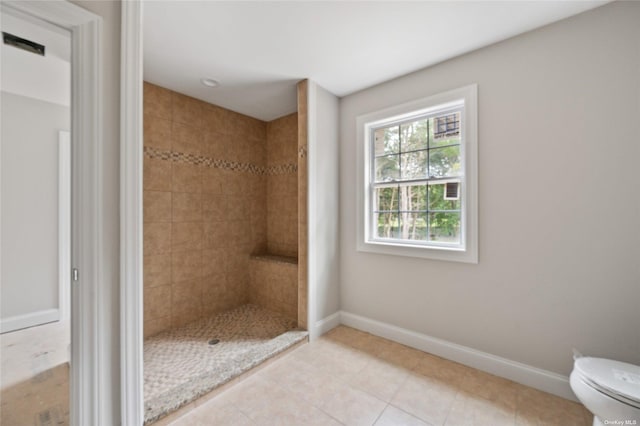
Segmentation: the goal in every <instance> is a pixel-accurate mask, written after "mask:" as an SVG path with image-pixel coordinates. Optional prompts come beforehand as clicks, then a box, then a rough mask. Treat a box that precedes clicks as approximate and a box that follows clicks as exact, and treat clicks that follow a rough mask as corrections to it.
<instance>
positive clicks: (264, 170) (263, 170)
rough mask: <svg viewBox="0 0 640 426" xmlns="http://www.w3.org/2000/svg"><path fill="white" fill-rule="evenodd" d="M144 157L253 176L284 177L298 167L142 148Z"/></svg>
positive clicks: (296, 170)
mask: <svg viewBox="0 0 640 426" xmlns="http://www.w3.org/2000/svg"><path fill="white" fill-rule="evenodd" d="M144 155H145V156H146V157H147V158H150V159H157V160H164V161H172V162H174V163H185V164H192V165H194V166H203V167H213V168H216V169H222V170H231V171H237V172H246V173H251V174H254V175H284V174H291V173H297V172H298V165H297V164H294V163H289V164H276V165H273V166H257V165H255V164H251V163H239V162H237V161H229V160H221V159H217V158H211V157H205V156H202V155H196V154H189V153H184V152H177V151H167V150H162V149H157V148H153V147H150V146H145V147H144Z"/></svg>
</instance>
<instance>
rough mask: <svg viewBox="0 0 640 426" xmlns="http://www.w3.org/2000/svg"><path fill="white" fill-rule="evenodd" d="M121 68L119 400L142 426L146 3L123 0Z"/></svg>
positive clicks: (125, 415) (127, 420)
mask: <svg viewBox="0 0 640 426" xmlns="http://www.w3.org/2000/svg"><path fill="white" fill-rule="evenodd" d="M121 7H122V20H121V28H122V40H121V47H120V49H121V61H120V63H121V65H120V67H121V69H120V103H121V105H120V130H121V134H120V354H121V355H120V366H121V368H120V383H121V386H120V389H121V391H120V402H121V407H122V411H121V413H122V414H121V415H122V417H121V418H122V424H123V425H132V426H134V425H138V426H139V425H142V424H143V422H144V396H143V375H142V371H143V341H144V336H143V309H142V306H143V305H142V297H143V278H142V272H143V268H142V265H143V251H142V230H143V228H142V195H143V193H142V174H143V173H142V171H143V169H142V128H143V127H142V126H143V122H142V4H141V2H139V1H138V0H130V1H124V2H122V3H121Z"/></svg>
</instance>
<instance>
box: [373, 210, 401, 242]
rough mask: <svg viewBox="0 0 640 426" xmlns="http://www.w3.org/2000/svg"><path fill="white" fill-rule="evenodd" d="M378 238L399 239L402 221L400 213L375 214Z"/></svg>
mask: <svg viewBox="0 0 640 426" xmlns="http://www.w3.org/2000/svg"><path fill="white" fill-rule="evenodd" d="M374 219H375V224H376V226H375V232H376V238H399V236H400V220H399V218H398V213H375V214H374Z"/></svg>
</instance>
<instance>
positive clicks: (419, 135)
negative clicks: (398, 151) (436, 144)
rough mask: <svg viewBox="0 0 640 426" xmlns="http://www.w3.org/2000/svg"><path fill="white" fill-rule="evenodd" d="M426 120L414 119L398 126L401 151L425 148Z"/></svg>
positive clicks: (426, 138) (426, 137)
mask: <svg viewBox="0 0 640 426" xmlns="http://www.w3.org/2000/svg"><path fill="white" fill-rule="evenodd" d="M428 128H429V126H428V120H420V121H414V122H413V123H407V124H403V125H402V126H400V137H401V142H402V152H407V151H415V150H418V149H427V140H428Z"/></svg>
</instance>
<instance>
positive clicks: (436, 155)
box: [429, 145, 461, 177]
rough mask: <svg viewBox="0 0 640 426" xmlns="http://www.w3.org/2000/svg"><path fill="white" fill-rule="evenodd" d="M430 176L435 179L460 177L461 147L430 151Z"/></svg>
mask: <svg viewBox="0 0 640 426" xmlns="http://www.w3.org/2000/svg"><path fill="white" fill-rule="evenodd" d="M429 174H430V175H431V176H434V177H448V176H459V175H460V174H461V166H460V146H459V145H456V146H448V147H445V148H436V149H432V150H429Z"/></svg>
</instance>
